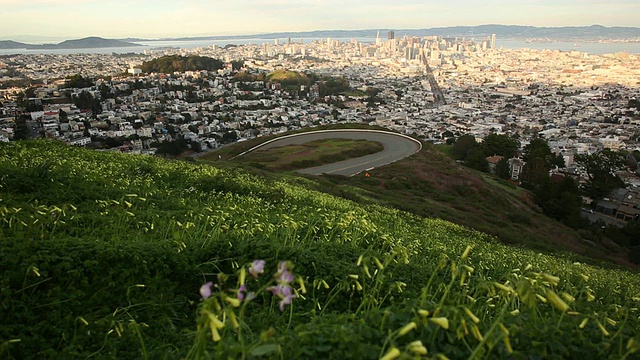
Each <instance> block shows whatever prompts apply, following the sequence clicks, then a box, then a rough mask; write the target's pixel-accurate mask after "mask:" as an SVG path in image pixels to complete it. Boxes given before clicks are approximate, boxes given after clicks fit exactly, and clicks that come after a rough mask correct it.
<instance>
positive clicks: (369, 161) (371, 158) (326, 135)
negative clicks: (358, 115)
mask: <svg viewBox="0 0 640 360" xmlns="http://www.w3.org/2000/svg"><path fill="white" fill-rule="evenodd" d="M336 138H339V139H356V140H360V139H364V140H369V141H377V142H379V143H381V144H382V145H383V146H384V149H383V150H382V151H380V152H377V153H375V154H370V155H365V156H361V157H358V158H353V159H348V160H343V161H339V162H335V163H331V164H326V165H321V166H316V167H312V168H307V169H300V170H298V172H300V173H304V174H311V175H320V174H336V175H345V176H353V175H355V174H358V173H360V172H362V171H365V170H367V169H370V168H375V167H379V166H383V165H387V164H390V163H392V162H394V161H398V160H400V159H403V158H405V157H407V156H409V155H412V154H415V153H416V152H418V151H420V150H421V149H422V144H421V143H420V142H419V141H417V140H415V139H413V138H410V137H408V136H404V135H400V134H396V133H392V132H387V131H381V130H355V129H353V130H351V129H350V130H320V131H312V132H308V133H302V134H293V135H288V136H284V137H281V138H277V139H273V140H270V141H267V142H265V143H264V144H261V145H258V146H256V147H254V148H252V149H249V150H247V151H245V152H244V153H242V154H240V155H238V156H242V155H244V154H246V153H248V152H250V151H253V150H256V149H269V148H273V147H278V146H286V145H299V144H304V143H308V142H310V141H315V140H323V139H336Z"/></svg>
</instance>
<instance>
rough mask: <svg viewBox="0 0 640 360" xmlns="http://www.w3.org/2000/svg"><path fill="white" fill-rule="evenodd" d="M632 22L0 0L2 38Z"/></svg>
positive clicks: (566, 9)
mask: <svg viewBox="0 0 640 360" xmlns="http://www.w3.org/2000/svg"><path fill="white" fill-rule="evenodd" d="M483 24H504V25H533V26H581V25H593V24H599V25H605V26H638V25H640V1H639V0H506V1H503V0H422V1H416V0H367V1H364V0H352V1H348V0H347V1H344V0H343V1H338V0H0V38H3V39H11V38H15V37H17V36H24V35H32V36H39V37H62V38H79V37H85V36H101V37H107V38H123V37H129V36H130V37H146V38H158V37H174V36H187V35H192V36H201V35H236V34H237V35H242V34H260V33H268V32H280V31H309V30H339V29H377V28H382V29H385V28H389V29H420V28H430V27H441V26H456V25H483Z"/></svg>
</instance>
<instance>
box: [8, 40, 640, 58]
mask: <svg viewBox="0 0 640 360" xmlns="http://www.w3.org/2000/svg"><path fill="white" fill-rule="evenodd" d="M326 39H327V38H318V37H311V38H302V39H301V38H291V42H295V43H300V42H303V43H305V44H308V43H311V42H313V41H322V40H326ZM353 39H354V38H335V39H334V40H338V41H340V42H351V41H352V40H353ZM275 40H276V39H274V38H263V39H261V38H236V39H223V40H154V41H140V42H136V44H139V45H140V46H131V47H111V48H92V49H37V50H27V49H0V55H12V54H112V53H115V54H127V53H134V54H142V53H144V52H145V51H146V52H147V53H150V52H152V51H162V50H165V49H168V48H175V49H195V48H204V47H209V46H212V45H216V46H219V47H224V46H227V45H229V44H233V45H245V44H274V43H275ZM277 40H278V43H279V44H286V43H287V42H288V41H289V38H278V39H277ZM355 40H357V41H358V42H359V43H365V44H374V43H375V41H376V39H375V37H364V38H355ZM496 47H497V48H504V49H523V48H528V49H535V50H560V51H572V50H576V51H580V52H585V53H589V54H594V55H601V54H612V53H618V52H628V53H632V54H638V53H640V43H605V42H569V41H557V42H527V41H525V40H515V39H499V38H498V40H497V42H496Z"/></svg>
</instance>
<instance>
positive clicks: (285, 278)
mask: <svg viewBox="0 0 640 360" xmlns="http://www.w3.org/2000/svg"><path fill="white" fill-rule="evenodd" d="M275 277H276V280H277V281H278V284H290V283H291V282H292V281H293V273H292V272H291V271H290V270H289V264H288V263H287V262H286V261H281V262H280V263H279V264H278V272H277V273H276V275H275Z"/></svg>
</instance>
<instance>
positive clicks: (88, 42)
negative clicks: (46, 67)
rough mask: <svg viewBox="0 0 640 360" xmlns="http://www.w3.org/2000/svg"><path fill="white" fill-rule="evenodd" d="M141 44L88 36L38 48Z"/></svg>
mask: <svg viewBox="0 0 640 360" xmlns="http://www.w3.org/2000/svg"><path fill="white" fill-rule="evenodd" d="M130 46H140V45H139V44H134V43H130V42H127V41H122V40H115V39H104V38H101V37H96V36H92V37H86V38H82V39H77V40H66V41H63V42H61V43H59V44H53V45H51V44H45V45H37V46H36V47H35V48H38V49H93V48H108V47H130Z"/></svg>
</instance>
